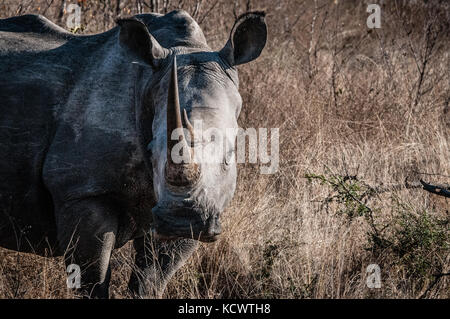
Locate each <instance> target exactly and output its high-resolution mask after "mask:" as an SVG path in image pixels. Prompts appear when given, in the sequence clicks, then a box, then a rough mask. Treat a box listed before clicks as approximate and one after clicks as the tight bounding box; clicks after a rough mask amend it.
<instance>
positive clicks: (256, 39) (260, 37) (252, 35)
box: [219, 11, 267, 66]
mask: <svg viewBox="0 0 450 319" xmlns="http://www.w3.org/2000/svg"><path fill="white" fill-rule="evenodd" d="M266 40H267V26H266V22H265V13H264V12H260V11H255V12H248V13H244V14H243V15H241V16H240V17H239V18H237V20H236V22H235V23H234V26H233V29H231V33H230V38H229V39H228V42H227V43H226V45H225V47H224V48H223V49H222V50H220V52H219V54H220V55H221V57H222V58H224V59H225V60H226V61H227V62H228V63H229V64H230V65H231V66H234V65H239V64H243V63H247V62H250V61H253V60H254V59H256V58H257V57H259V55H260V54H261V51H262V49H263V48H264V46H265V45H266Z"/></svg>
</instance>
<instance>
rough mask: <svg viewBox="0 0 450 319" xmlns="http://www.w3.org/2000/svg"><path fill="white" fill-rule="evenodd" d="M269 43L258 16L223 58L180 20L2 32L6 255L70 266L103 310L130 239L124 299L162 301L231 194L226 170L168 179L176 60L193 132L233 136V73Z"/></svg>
mask: <svg viewBox="0 0 450 319" xmlns="http://www.w3.org/2000/svg"><path fill="white" fill-rule="evenodd" d="M265 42H266V25H265V22H264V14H262V13H259V12H255V13H249V14H246V15H243V16H241V17H240V18H239V19H238V20H237V21H236V23H235V25H234V27H233V29H232V31H231V34H230V40H229V41H228V42H227V44H226V45H225V46H224V48H223V49H222V50H221V51H219V52H214V51H212V50H211V49H210V48H209V47H208V45H207V44H206V41H205V38H204V36H203V33H202V31H201V29H200V28H199V26H198V25H197V23H196V22H195V21H194V20H193V19H192V18H191V17H190V16H189V15H188V14H187V13H186V12H184V11H173V12H170V13H168V14H166V15H164V16H162V15H157V14H143V15H139V16H136V17H134V18H130V19H125V20H122V21H119V26H117V27H115V28H114V29H112V30H110V31H108V32H105V33H102V34H98V35H92V36H77V35H72V34H70V33H67V32H66V31H64V30H63V29H61V28H59V27H57V26H56V25H54V24H53V23H51V22H50V21H48V20H47V19H45V18H43V17H42V16H37V15H27V16H21V17H14V18H9V19H4V20H0V152H1V154H2V157H1V158H0V176H1V181H0V246H2V247H5V248H8V249H12V250H16V251H22V252H30V253H34V254H39V255H44V256H60V255H64V256H65V262H66V264H67V265H68V264H71V263H76V264H78V265H80V266H81V270H82V276H81V281H82V289H81V294H82V295H84V296H85V297H98V298H106V297H108V295H109V293H108V286H109V279H110V265H109V260H110V255H111V252H112V250H113V249H114V248H119V247H121V246H123V245H124V244H125V243H127V242H128V241H129V240H133V241H134V247H135V249H136V258H135V261H136V267H134V268H135V269H134V271H133V274H132V276H131V278H130V283H129V287H130V289H131V291H132V292H133V293H135V295H136V296H140V297H152V296H160V295H161V294H162V292H163V290H164V287H165V285H166V282H167V280H168V279H169V278H170V277H171V276H172V275H173V273H174V272H175V271H176V270H177V269H178V268H179V267H181V265H182V264H183V262H184V261H185V260H186V259H187V258H188V257H189V256H190V254H191V253H192V252H193V251H194V249H195V246H196V243H197V240H201V241H206V242H207V241H213V240H215V239H216V237H217V235H218V234H219V233H220V224H219V217H220V213H221V212H222V211H223V210H224V208H225V207H226V205H227V204H228V203H229V201H230V200H231V198H232V196H233V193H234V190H235V184H236V166H235V164H234V163H231V164H230V163H229V162H228V163H225V161H224V162H223V163H216V164H201V165H200V171H201V178H200V179H199V180H198V181H197V182H196V183H195V184H193V185H189V186H185V187H178V188H177V187H173V186H172V185H168V183H167V181H166V179H165V171H164V167H165V165H166V161H167V158H166V141H167V134H166V104H167V90H168V83H169V77H170V73H171V72H169V71H170V70H171V67H172V65H173V63H172V61H173V60H174V56H175V55H176V57H177V64H178V68H177V74H178V85H179V91H180V93H179V97H180V102H181V107H182V108H184V109H186V111H187V114H188V116H189V119H190V121H191V122H192V121H194V120H196V119H201V120H203V126H204V128H207V127H217V128H226V127H237V118H238V116H239V112H240V109H241V103H242V102H241V98H240V95H239V92H238V77H237V72H236V69H235V66H236V65H239V64H242V63H246V62H249V61H251V60H254V59H255V58H256V57H258V56H259V54H260V52H261V50H262V49H263V47H264V45H265ZM151 230H152V231H151ZM168 239H170V240H168ZM62 284H63V283H62Z"/></svg>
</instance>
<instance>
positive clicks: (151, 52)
mask: <svg viewBox="0 0 450 319" xmlns="http://www.w3.org/2000/svg"><path fill="white" fill-rule="evenodd" d="M117 24H118V25H119V26H120V34H119V40H120V43H121V44H122V45H123V46H125V47H127V48H128V49H129V50H131V51H132V52H133V53H134V54H135V55H137V56H138V57H139V58H141V59H143V60H144V61H146V62H149V63H150V64H151V65H152V66H153V67H156V66H158V64H159V63H158V61H159V60H161V59H164V58H165V57H166V56H167V55H168V50H167V49H165V48H163V47H162V46H161V45H160V44H159V43H158V41H156V39H155V38H154V37H153V36H152V35H151V34H150V32H148V29H147V26H146V25H145V24H144V23H143V22H142V21H139V20H137V19H136V18H129V19H120V20H117Z"/></svg>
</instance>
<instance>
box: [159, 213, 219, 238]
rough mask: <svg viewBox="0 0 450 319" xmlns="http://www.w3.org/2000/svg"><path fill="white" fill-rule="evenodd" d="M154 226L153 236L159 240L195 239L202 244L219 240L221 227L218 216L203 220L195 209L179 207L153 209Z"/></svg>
mask: <svg viewBox="0 0 450 319" xmlns="http://www.w3.org/2000/svg"><path fill="white" fill-rule="evenodd" d="M152 215H153V222H154V226H153V229H152V233H153V236H154V237H155V238H157V239H159V240H176V239H181V238H187V239H195V240H198V241H201V242H214V241H216V240H217V239H218V238H219V235H220V233H221V225H220V222H219V218H218V214H211V215H210V217H209V218H207V219H204V218H202V216H203V215H202V213H201V212H200V211H199V210H198V209H195V208H188V207H178V208H171V209H168V208H163V207H159V206H156V207H154V208H153V209H152Z"/></svg>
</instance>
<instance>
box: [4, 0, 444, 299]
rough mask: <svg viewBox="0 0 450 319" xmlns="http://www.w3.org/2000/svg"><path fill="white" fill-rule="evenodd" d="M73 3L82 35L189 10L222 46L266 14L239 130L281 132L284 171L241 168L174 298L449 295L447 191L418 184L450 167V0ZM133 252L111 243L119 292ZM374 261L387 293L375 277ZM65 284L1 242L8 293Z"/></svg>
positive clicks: (52, 294)
mask: <svg viewBox="0 0 450 319" xmlns="http://www.w3.org/2000/svg"><path fill="white" fill-rule="evenodd" d="M29 2H30V3H29ZM61 2H62V1H60V0H57V1H49V0H48V1H25V0H24V1H12V0H3V1H1V2H0V17H6V16H11V15H14V14H24V13H26V12H28V13H39V12H40V13H43V14H44V15H45V16H47V17H48V18H50V19H52V20H53V21H55V22H58V24H60V25H61V26H63V27H65V22H64V21H65V17H66V14H65V13H64V10H63V7H62V5H61ZM66 2H67V3H70V1H66ZM72 2H73V1H72ZM78 2H79V3H80V4H82V6H83V9H82V11H83V15H82V29H81V30H73V31H74V32H79V33H92V32H100V31H104V30H107V29H108V28H110V27H112V26H113V25H114V19H115V18H116V17H117V16H119V15H120V16H126V15H132V14H135V13H137V12H138V11H143V12H148V11H149V10H150V7H153V9H154V10H155V11H159V12H164V11H166V10H172V9H173V8H175V7H179V6H180V7H182V8H184V9H185V10H186V11H188V12H190V13H191V15H193V16H194V17H195V18H196V19H197V21H199V23H200V25H201V27H202V28H203V30H204V33H205V35H206V38H207V39H208V41H209V43H210V45H211V47H212V48H213V49H219V48H221V47H222V45H223V44H224V43H225V40H226V38H227V36H228V31H229V30H230V28H231V26H232V24H233V21H234V18H233V17H234V16H236V15H238V14H240V13H242V12H244V11H246V10H247V9H265V10H266V11H267V14H268V16H267V21H268V26H269V36H270V38H269V42H268V45H267V47H266V49H265V51H264V53H263V54H262V56H261V57H260V58H259V59H258V60H257V61H256V62H254V63H250V64H248V65H245V66H242V67H239V71H240V78H241V89H240V90H241V94H242V97H243V99H244V109H243V112H242V114H241V117H240V125H241V126H242V127H279V128H280V169H279V171H278V173H277V174H274V175H269V176H264V175H260V174H259V169H258V167H257V166H255V165H251V164H246V165H241V166H240V172H239V180H238V190H237V193H236V196H235V199H234V201H233V203H232V205H231V207H229V209H227V211H226V212H225V213H224V214H223V223H224V228H225V232H224V233H223V235H222V237H221V239H220V240H219V241H218V242H216V243H214V244H202V245H201V247H200V249H199V250H198V251H197V252H196V253H195V254H194V256H193V257H192V258H191V259H190V260H189V262H188V263H187V264H186V265H185V266H184V267H183V268H182V269H181V270H180V271H179V272H178V273H177V274H176V275H175V276H174V278H173V279H172V281H171V282H170V283H169V285H168V288H167V290H166V293H165V295H164V296H165V297H167V298H214V297H230V298H266V297H269V298H270V297H272V298H418V297H424V298H449V297H450V296H449V291H450V289H449V277H448V273H449V272H450V269H449V268H450V267H449V266H450V254H449V244H450V243H449V221H450V216H449V211H448V203H449V200H448V199H446V198H444V197H440V196H436V195H433V194H429V193H426V192H424V191H423V190H421V189H420V188H418V187H415V186H414V185H415V183H417V181H418V180H419V178H422V179H424V180H427V181H430V182H442V183H445V182H448V180H449V175H450V160H449V159H450V150H449V146H450V145H449V129H450V108H449V100H450V86H449V80H450V79H449V76H450V72H449V70H450V68H449V55H448V54H449V45H450V41H449V30H450V28H449V22H450V16H449V14H450V10H449V4H448V3H447V2H446V1H421V0H417V1H396V0H392V1H379V2H378V3H380V4H381V8H382V26H381V29H373V30H371V29H368V28H367V26H366V19H367V17H368V15H369V14H368V13H366V8H367V3H371V2H372V1H342V0H334V1H331V0H317V1H313V0H306V1H300V0H282V1H280V2H278V3H277V4H274V3H273V2H272V1H250V0H248V1H238V0H236V1H227V0H218V1H215V0H211V1H188V0H186V1H179V2H180V3H178V1H176V0H173V1H155V0H154V1H147V0H146V1H143V0H142V1H135V0H122V1H78ZM373 2H377V1H375V0H374V1H373ZM117 3H120V7H119V8H117ZM164 4H168V6H165V5H164ZM198 4H200V5H198ZM437 174H439V175H437ZM131 262H132V250H131V246H130V245H127V246H125V247H123V248H121V249H120V250H118V251H116V252H115V253H114V254H113V260H112V265H113V279H112V288H111V290H112V294H113V297H115V298H126V297H128V296H129V294H128V292H127V288H126V283H127V280H128V277H129V274H130V271H131V267H130V264H131ZM371 263H377V264H379V265H380V267H381V276H382V288H381V289H369V288H367V287H366V284H365V280H366V276H367V274H366V267H367V266H368V265H369V264H371ZM64 280H65V273H64V267H63V264H62V262H61V260H60V259H44V258H40V257H35V256H31V255H24V254H17V253H14V252H10V251H5V250H2V249H0V298H65V297H71V296H72V295H71V292H70V291H68V290H67V289H66V288H65V285H64Z"/></svg>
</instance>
